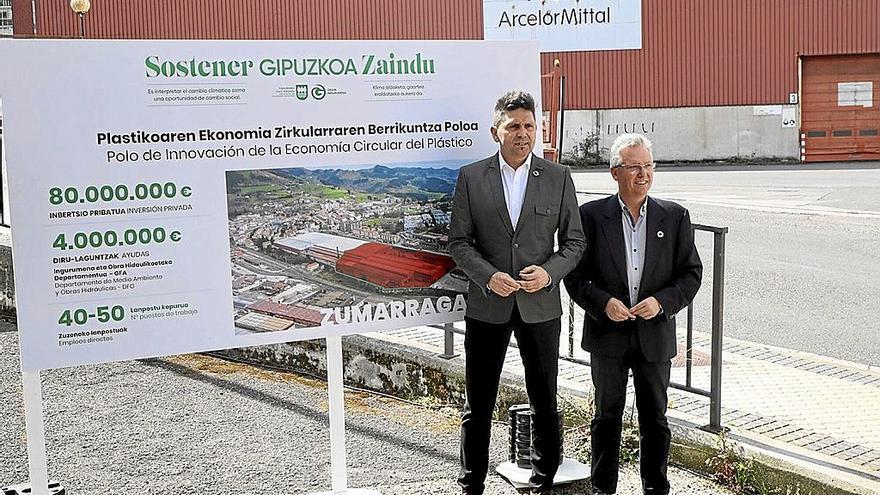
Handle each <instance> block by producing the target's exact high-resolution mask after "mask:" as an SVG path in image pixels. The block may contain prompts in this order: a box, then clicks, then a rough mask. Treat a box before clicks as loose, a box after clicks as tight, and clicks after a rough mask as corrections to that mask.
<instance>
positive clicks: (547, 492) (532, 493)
mask: <svg viewBox="0 0 880 495" xmlns="http://www.w3.org/2000/svg"><path fill="white" fill-rule="evenodd" d="M554 493H556V492H554V491H553V489H552V488H532V489H531V490H529V495H554Z"/></svg>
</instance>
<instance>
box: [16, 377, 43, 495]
mask: <svg viewBox="0 0 880 495" xmlns="http://www.w3.org/2000/svg"><path fill="white" fill-rule="evenodd" d="M21 384H22V388H23V389H24V422H25V432H26V433H27V453H28V474H29V476H30V479H31V487H32V493H33V495H49V469H48V467H47V461H46V430H45V427H44V425H43V391H42V385H41V384H40V372H39V371H22V372H21Z"/></svg>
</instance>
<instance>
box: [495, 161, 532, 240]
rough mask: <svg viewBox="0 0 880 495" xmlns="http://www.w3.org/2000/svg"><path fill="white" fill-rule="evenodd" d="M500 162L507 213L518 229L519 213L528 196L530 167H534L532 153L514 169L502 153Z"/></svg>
mask: <svg viewBox="0 0 880 495" xmlns="http://www.w3.org/2000/svg"><path fill="white" fill-rule="evenodd" d="M498 162H499V164H500V165H501V183H502V185H503V186H504V202H505V203H507V214H508V215H510V224H511V225H513V228H514V229H516V224H517V222H518V221H519V214H520V212H521V211H522V205H523V200H524V199H525V197H526V184H528V182H529V169H530V168H531V167H532V154H531V153H529V156H528V157H527V158H526V161H525V162H524V163H523V164H522V165H520V166H519V167H517V168H516V170H514V168H513V167H511V166H510V165H508V164H507V162H505V161H504V157H503V156H501V153H498Z"/></svg>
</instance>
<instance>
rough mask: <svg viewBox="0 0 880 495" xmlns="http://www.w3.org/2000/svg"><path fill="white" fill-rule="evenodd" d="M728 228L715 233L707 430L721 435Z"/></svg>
mask: <svg viewBox="0 0 880 495" xmlns="http://www.w3.org/2000/svg"><path fill="white" fill-rule="evenodd" d="M726 235H727V227H722V228H721V229H719V230H718V231H716V232H715V249H714V251H715V253H714V254H715V259H714V260H713V263H712V267H713V270H712V370H711V387H710V389H709V392H710V397H709V424H708V425H707V426H705V427H704V429H705V430H708V431H712V432H715V433H719V432H721V431H723V430H724V428H722V427H721V361H722V359H721V349H722V338H723V335H724V259H725V252H724V246H725V240H726Z"/></svg>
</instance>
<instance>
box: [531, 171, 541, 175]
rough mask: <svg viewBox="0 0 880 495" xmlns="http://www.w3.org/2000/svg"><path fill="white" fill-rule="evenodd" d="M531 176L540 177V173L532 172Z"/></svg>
mask: <svg viewBox="0 0 880 495" xmlns="http://www.w3.org/2000/svg"><path fill="white" fill-rule="evenodd" d="M532 175H534V176H535V177H537V176H539V175H541V172H538V171H537V170H532Z"/></svg>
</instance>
